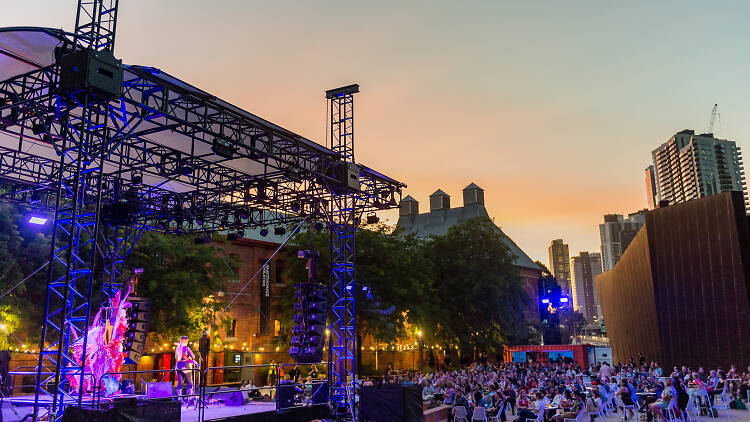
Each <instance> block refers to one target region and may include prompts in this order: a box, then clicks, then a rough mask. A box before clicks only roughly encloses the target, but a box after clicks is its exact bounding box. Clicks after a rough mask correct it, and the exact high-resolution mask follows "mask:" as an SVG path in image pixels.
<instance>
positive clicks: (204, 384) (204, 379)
mask: <svg viewBox="0 0 750 422" xmlns="http://www.w3.org/2000/svg"><path fill="white" fill-rule="evenodd" d="M276 366H277V365H271V364H259V365H258V364H246V365H229V366H209V367H207V368H206V369H205V370H203V372H202V373H201V385H200V393H201V397H200V405H199V409H198V420H199V421H204V420H206V419H205V418H206V407H207V405H208V404H210V403H207V400H206V399H207V397H209V395H210V396H213V395H214V394H217V393H218V394H231V393H235V392H240V391H242V390H241V389H240V388H239V387H237V388H226V389H222V390H220V391H211V392H208V391H206V390H207V388H208V387H209V385H208V373H209V371H214V372H215V371H218V370H221V371H226V370H227V369H231V370H234V369H236V370H240V371H241V370H242V369H247V368H251V369H256V368H269V370H270V369H271V368H275V369H276V374H278V368H276ZM255 388H257V389H258V390H272V391H271V393H272V394H270V395H269V396H271V397H273V392H274V391H273V389H274V387H272V386H267V387H255ZM276 395H277V396H278V390H277V391H276ZM209 400H210V398H209Z"/></svg>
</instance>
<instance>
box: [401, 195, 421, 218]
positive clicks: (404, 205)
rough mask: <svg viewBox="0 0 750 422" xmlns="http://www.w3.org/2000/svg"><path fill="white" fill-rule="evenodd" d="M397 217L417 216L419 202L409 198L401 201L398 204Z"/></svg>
mask: <svg viewBox="0 0 750 422" xmlns="http://www.w3.org/2000/svg"><path fill="white" fill-rule="evenodd" d="M398 207H399V210H398V215H399V216H403V215H417V214H419V202H417V200H416V199H414V198H412V197H411V196H407V197H406V198H404V199H402V200H401V202H400V203H399V204H398Z"/></svg>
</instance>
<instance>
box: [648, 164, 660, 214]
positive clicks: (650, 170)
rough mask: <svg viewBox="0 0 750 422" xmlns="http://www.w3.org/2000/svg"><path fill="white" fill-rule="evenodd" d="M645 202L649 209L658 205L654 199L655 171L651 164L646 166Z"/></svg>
mask: <svg viewBox="0 0 750 422" xmlns="http://www.w3.org/2000/svg"><path fill="white" fill-rule="evenodd" d="M646 202H648V209H650V210H652V209H654V208H656V207H657V206H659V201H658V200H657V199H656V171H655V170H654V166H653V165H651V166H648V167H646Z"/></svg>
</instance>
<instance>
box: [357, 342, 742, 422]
mask: <svg viewBox="0 0 750 422" xmlns="http://www.w3.org/2000/svg"><path fill="white" fill-rule="evenodd" d="M375 383H400V384H417V385H420V386H421V388H422V399H423V401H424V404H425V407H435V406H440V405H447V406H450V408H451V414H452V415H453V416H454V417H455V418H456V419H462V418H461V416H463V415H467V419H469V420H471V417H472V415H473V413H474V409H475V408H477V407H482V408H484V412H486V414H487V415H488V416H489V417H495V416H498V418H499V419H500V420H502V421H505V420H508V418H509V416H510V415H515V416H517V418H516V419H517V420H520V421H522V422H523V421H534V420H539V418H540V419H542V420H547V421H563V420H565V419H578V420H590V421H593V420H595V419H596V418H603V417H605V416H607V415H609V414H611V413H618V414H620V416H621V417H623V418H626V419H630V420H638V419H639V416H643V417H645V419H647V420H649V421H652V420H660V421H662V420H667V419H672V418H673V417H677V418H680V416H681V415H682V414H683V413H685V412H692V414H694V415H696V416H697V415H701V414H702V415H715V414H716V412H717V411H718V410H721V409H729V408H744V407H745V404H744V403H743V401H742V399H743V398H745V397H748V388H750V366H749V367H748V368H747V370H746V371H740V370H738V369H737V367H736V366H734V365H732V366H731V367H730V368H728V369H726V370H725V369H723V368H716V369H705V368H703V367H699V368H688V367H685V366H682V367H679V368H678V367H675V368H672V370H671V371H670V370H668V369H664V368H661V367H660V366H659V365H658V364H657V363H656V362H650V363H647V362H646V361H645V359H643V357H640V359H639V362H637V363H635V362H633V361H630V362H628V363H626V364H617V365H614V366H611V365H609V364H607V363H604V364H596V365H591V366H589V367H587V368H581V367H579V365H578V364H577V363H575V362H572V361H562V360H558V361H557V362H544V363H541V362H536V363H500V364H491V363H475V364H472V365H470V366H467V367H463V368H461V369H452V370H447V371H434V372H424V373H417V372H412V373H405V374H398V373H395V372H393V371H392V370H390V369H389V370H387V371H386V372H385V373H384V374H383V377H382V378H380V379H378V380H377V381H375V380H371V379H369V378H367V379H364V380H362V382H361V385H373V384H375ZM584 416H585V419H584Z"/></svg>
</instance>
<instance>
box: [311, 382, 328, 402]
mask: <svg viewBox="0 0 750 422" xmlns="http://www.w3.org/2000/svg"><path fill="white" fill-rule="evenodd" d="M312 388H313V393H312V398H310V401H311V402H312V404H326V403H328V381H324V382H321V383H319V384H313V386H312Z"/></svg>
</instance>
